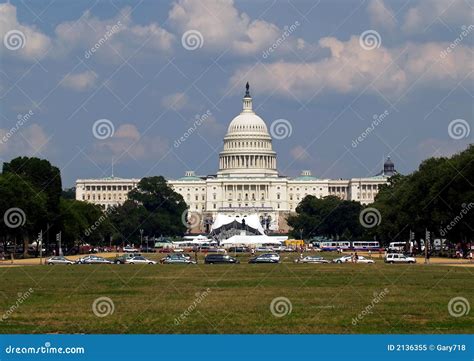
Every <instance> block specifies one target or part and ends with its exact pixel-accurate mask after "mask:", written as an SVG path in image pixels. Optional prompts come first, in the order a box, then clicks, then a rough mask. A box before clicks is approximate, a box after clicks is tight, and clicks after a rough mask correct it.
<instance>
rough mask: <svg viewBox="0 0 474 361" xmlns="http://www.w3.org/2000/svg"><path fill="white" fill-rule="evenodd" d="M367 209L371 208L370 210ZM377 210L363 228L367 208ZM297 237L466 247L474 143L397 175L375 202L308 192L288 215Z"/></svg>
mask: <svg viewBox="0 0 474 361" xmlns="http://www.w3.org/2000/svg"><path fill="white" fill-rule="evenodd" d="M367 208H371V209H370V210H369V209H367ZM364 209H366V211H368V212H372V215H373V216H374V217H375V218H377V219H376V220H375V221H376V224H377V225H376V226H374V227H363V226H362V224H363V223H364V222H361V221H360V217H361V212H363V211H364ZM287 220H288V224H289V225H290V227H292V228H293V231H292V233H293V236H295V237H301V236H302V237H303V238H305V239H310V238H312V237H315V236H326V237H331V238H334V237H340V238H345V239H348V238H351V239H361V238H365V239H373V238H374V237H377V239H378V240H381V241H382V243H384V244H387V243H388V242H394V241H407V240H409V237H410V231H412V232H414V235H415V239H424V238H425V232H426V230H428V231H429V232H430V236H431V239H434V238H446V239H447V240H448V241H450V242H451V243H455V244H459V243H461V244H462V246H463V247H466V245H467V244H469V243H470V242H472V241H473V239H474V146H473V145H471V146H469V147H468V148H467V149H466V150H465V151H463V152H461V153H459V154H456V155H454V156H452V157H450V158H448V157H441V158H430V159H427V160H425V161H424V162H423V163H422V164H421V165H420V167H419V169H418V170H417V171H415V172H413V173H412V174H410V175H407V176H403V175H400V174H397V175H395V176H393V177H391V178H390V179H389V182H388V184H387V185H384V186H382V187H381V188H380V191H379V193H378V195H377V197H376V198H375V202H374V203H373V204H370V205H368V206H367V207H363V206H361V205H360V204H359V203H356V202H350V201H343V200H340V199H337V198H335V197H332V196H330V197H326V198H323V199H318V198H315V197H313V196H307V197H305V199H303V200H302V201H301V203H300V204H299V205H298V207H297V209H296V214H295V215H290V216H289V217H288V219H287Z"/></svg>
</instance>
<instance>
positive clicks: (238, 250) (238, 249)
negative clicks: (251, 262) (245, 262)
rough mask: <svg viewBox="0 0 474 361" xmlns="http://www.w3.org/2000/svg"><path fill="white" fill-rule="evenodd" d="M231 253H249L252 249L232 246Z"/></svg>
mask: <svg viewBox="0 0 474 361" xmlns="http://www.w3.org/2000/svg"><path fill="white" fill-rule="evenodd" d="M228 251H229V253H247V252H250V249H249V248H247V247H230V248H229V250H228Z"/></svg>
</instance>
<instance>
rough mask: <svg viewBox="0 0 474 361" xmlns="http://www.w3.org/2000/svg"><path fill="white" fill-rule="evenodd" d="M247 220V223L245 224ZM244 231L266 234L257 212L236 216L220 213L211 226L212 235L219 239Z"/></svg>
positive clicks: (247, 233) (250, 233) (249, 233)
mask: <svg viewBox="0 0 474 361" xmlns="http://www.w3.org/2000/svg"><path fill="white" fill-rule="evenodd" d="M243 220H245V225H244V224H243ZM242 232H244V233H245V234H246V235H265V232H264V230H263V227H262V225H261V224H260V218H259V217H258V215H257V214H251V215H248V216H245V217H235V216H229V215H226V214H218V215H217V216H216V219H215V220H214V223H213V224H212V228H211V235H212V236H213V237H214V238H217V239H219V240H222V239H228V238H230V237H232V236H235V235H240V234H241V233H242Z"/></svg>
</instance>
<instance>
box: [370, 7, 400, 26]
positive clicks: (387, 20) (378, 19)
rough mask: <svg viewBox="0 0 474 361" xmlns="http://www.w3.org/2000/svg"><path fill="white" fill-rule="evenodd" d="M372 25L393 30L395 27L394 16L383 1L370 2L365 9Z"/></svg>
mask: <svg viewBox="0 0 474 361" xmlns="http://www.w3.org/2000/svg"><path fill="white" fill-rule="evenodd" d="M367 10H368V11H369V17H370V22H371V24H372V25H375V26H378V27H381V28H385V29H388V30H393V29H394V28H395V25H396V19H395V15H394V13H393V10H392V9H390V7H388V6H387V5H385V3H384V2H383V0H371V1H370V2H369V5H368V7H367Z"/></svg>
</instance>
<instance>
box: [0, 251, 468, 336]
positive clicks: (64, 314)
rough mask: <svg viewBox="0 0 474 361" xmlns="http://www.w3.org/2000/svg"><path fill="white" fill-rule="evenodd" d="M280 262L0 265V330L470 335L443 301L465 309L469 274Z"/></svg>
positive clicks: (442, 269)
mask: <svg viewBox="0 0 474 361" xmlns="http://www.w3.org/2000/svg"><path fill="white" fill-rule="evenodd" d="M159 257H160V256H158V255H156V256H155V258H159ZM285 257H286V258H285V259H284V262H283V263H282V264H276V265H271V264H269V265H265V264H260V265H249V264H246V263H245V260H246V259H247V257H246V256H244V257H243V259H242V264H237V265H204V264H199V265H73V266H23V267H11V268H0V275H1V283H0V333H344V334H347V333H473V332H474V312H472V311H471V312H470V313H469V314H467V315H463V316H461V317H453V316H451V315H450V313H449V312H448V303H449V301H450V300H451V299H452V298H453V297H464V298H465V299H467V300H468V302H469V303H470V304H471V305H473V306H474V288H473V287H472V285H473V269H472V268H465V267H448V266H437V265H429V266H424V265H420V264H417V265H386V264H384V263H383V262H382V261H380V260H378V259H376V261H377V263H376V264H374V265H362V264H342V265H336V264H326V265H322V264H293V263H292V257H293V256H285ZM201 259H202V258H201ZM30 288H31V289H32V291H28V290H29V289H30ZM385 289H386V290H385ZM384 290H385V291H384ZM28 293H30V294H29V295H28ZM99 297H108V298H110V299H111V300H112V302H113V308H114V312H113V313H111V314H108V315H107V316H105V317H97V316H96V315H95V313H94V312H93V303H94V301H95V300H96V299H97V298H99ZM277 297H286V298H287V299H288V300H289V302H290V303H291V305H288V307H287V308H285V307H283V306H282V307H281V308H280V307H277V308H276V311H275V312H274V313H276V314H278V312H282V313H283V314H285V313H286V311H287V310H288V309H289V307H291V312H290V313H287V314H285V315H283V316H282V317H276V316H275V315H274V314H273V313H272V312H271V309H270V305H271V303H272V300H274V299H275V298H277ZM368 311H370V312H368ZM99 312H105V313H107V309H105V308H104V309H101V308H99ZM2 314H3V318H2V316H1V315H2ZM358 315H359V317H358ZM5 316H6V317H5Z"/></svg>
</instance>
